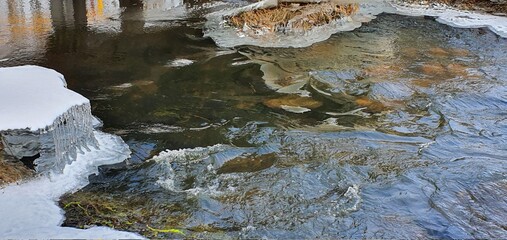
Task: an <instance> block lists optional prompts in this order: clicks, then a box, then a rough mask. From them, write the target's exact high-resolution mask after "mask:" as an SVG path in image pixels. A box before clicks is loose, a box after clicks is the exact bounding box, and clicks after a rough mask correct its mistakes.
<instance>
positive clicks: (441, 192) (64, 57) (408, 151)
mask: <svg viewBox="0 0 507 240" xmlns="http://www.w3.org/2000/svg"><path fill="white" fill-rule="evenodd" d="M228 4H231V3H218V2H203V1H201V2H186V1H184V2H175V1H99V0H96V1H84V0H83V1H7V0H3V1H0V13H1V14H0V42H1V43H2V44H1V46H2V47H0V59H1V60H0V66H13V65H20V64H39V65H42V66H47V67H51V68H54V69H56V70H58V71H60V72H62V73H63V74H65V76H66V79H67V81H68V83H69V87H70V88H71V89H73V90H75V91H77V92H79V93H81V94H83V95H84V96H86V97H88V98H89V99H91V100H92V106H93V108H94V109H93V113H94V114H95V115H97V116H98V117H99V118H101V119H102V120H103V121H104V125H105V126H104V130H105V131H108V132H112V133H115V134H118V135H120V136H122V137H123V138H124V139H125V141H126V142H127V143H128V144H129V145H130V147H131V148H132V151H133V155H132V158H131V159H130V160H128V161H127V163H125V164H122V165H117V166H111V167H105V168H104V169H103V171H102V173H101V174H100V175H98V176H93V177H92V179H91V180H92V181H91V182H92V183H91V184H90V185H89V186H87V187H86V188H84V189H83V190H81V191H79V192H77V193H74V194H70V195H68V196H66V197H64V198H63V199H62V201H61V202H62V206H66V207H65V210H66V211H67V220H66V222H65V223H64V224H65V225H68V226H74V227H88V226H90V225H94V224H95V225H105V226H110V227H115V228H118V229H124V230H130V231H138V232H140V233H142V234H144V235H146V236H149V237H154V236H155V235H157V234H158V236H159V237H177V236H180V235H178V233H174V232H170V231H163V230H164V229H180V230H182V231H183V232H184V233H185V234H187V235H186V236H191V237H206V238H208V237H220V238H222V237H226V236H229V237H244V238H259V237H268V238H315V237H328V238H335V237H346V238H352V237H367V238H380V237H385V238H414V237H421V238H423V237H424V238H427V237H438V238H505V237H507V230H506V228H507V227H506V226H505V223H504V221H503V219H506V218H507V216H505V213H506V212H507V211H505V209H507V202H505V201H504V200H503V199H504V196H505V195H506V194H507V188H506V184H505V183H506V172H507V171H506V170H507V169H506V165H505V160H506V158H507V157H506V156H507V148H506V147H505V146H507V139H506V137H505V136H506V134H507V132H506V131H507V116H506V115H505V112H506V110H507V95H506V92H507V91H506V90H507V89H506V86H507V85H506V82H507V78H506V77H505V76H507V68H506V67H505V66H507V40H505V39H502V38H499V37H497V36H496V35H494V34H493V33H491V32H489V31H486V30H483V29H455V28H451V27H448V26H444V25H440V24H438V23H437V22H435V21H433V19H431V18H411V17H401V16H396V15H381V16H379V17H378V19H376V20H374V21H372V22H371V23H368V24H366V25H365V26H363V27H361V28H359V29H357V30H355V31H353V32H346V33H340V34H336V35H334V36H333V37H332V38H330V39H329V40H327V41H325V42H321V43H317V44H314V45H312V46H310V47H308V48H302V49H265V48H264V49H263V48H257V47H251V46H242V47H239V48H237V49H221V48H218V47H216V46H215V44H214V43H213V42H212V41H211V40H210V39H206V38H202V30H201V26H202V23H203V21H204V20H203V18H202V14H204V13H206V12H209V11H214V9H216V8H223V7H227V6H228ZM295 112H302V113H295ZM180 148H186V150H178V149H180ZM159 153H160V154H159ZM155 155H158V156H155ZM154 156H155V157H154ZM72 202H80V205H79V206H77V205H75V204H69V203H72ZM83 209H85V210H83ZM157 229H158V230H157Z"/></svg>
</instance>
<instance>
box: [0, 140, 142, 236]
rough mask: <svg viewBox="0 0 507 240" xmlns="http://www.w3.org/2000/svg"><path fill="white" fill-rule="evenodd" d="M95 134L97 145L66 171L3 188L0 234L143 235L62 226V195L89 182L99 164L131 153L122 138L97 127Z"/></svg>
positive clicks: (0, 192) (1, 193) (94, 228)
mask: <svg viewBox="0 0 507 240" xmlns="http://www.w3.org/2000/svg"><path fill="white" fill-rule="evenodd" d="M94 137H95V138H96V139H97V145H98V148H97V149H92V150H91V151H89V152H86V153H80V154H77V157H76V161H74V162H72V163H71V164H70V165H67V166H66V167H65V169H64V170H63V173H60V174H56V175H51V176H47V175H43V176H39V177H38V178H37V179H34V180H32V181H29V182H26V183H23V184H20V185H15V184H13V185H9V186H7V187H5V188H4V189H0V216H2V218H3V219H4V221H0V238H2V239H10V238H16V239H19V238H45V239H50V238H51V239H53V238H73V239H75V238H87V239H88V238H94V239H96V238H128V239H131V238H141V237H140V236H139V235H136V234H133V233H126V232H120V231H116V230H113V229H110V228H106V227H93V228H90V229H87V230H82V229H75V228H67V227H60V224H61V223H62V221H63V218H64V216H63V211H62V209H60V208H59V207H58V205H57V203H56V202H57V201H58V199H59V198H60V196H61V195H63V194H65V193H67V192H71V191H76V190H78V189H80V188H82V187H84V186H85V185H87V184H88V176H89V175H90V174H93V173H97V171H98V169H97V167H98V166H100V165H104V164H113V163H117V162H121V161H123V160H125V159H126V158H128V157H129V156H130V150H129V148H128V146H127V145H126V144H125V143H124V142H123V140H121V138H119V137H117V136H113V135H109V134H106V133H102V132H98V131H97V132H94ZM7 219H8V220H7Z"/></svg>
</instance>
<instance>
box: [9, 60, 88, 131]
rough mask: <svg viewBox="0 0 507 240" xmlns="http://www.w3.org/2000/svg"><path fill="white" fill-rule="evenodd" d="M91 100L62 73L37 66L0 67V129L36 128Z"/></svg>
mask: <svg viewBox="0 0 507 240" xmlns="http://www.w3.org/2000/svg"><path fill="white" fill-rule="evenodd" d="M86 104H90V101H89V100H88V99H86V98H85V97H83V96H81V95H80V94H78V93H76V92H73V91H71V90H69V89H67V83H66V82H65V79H64V77H63V75H62V74H60V73H58V72H56V71H55V70H52V69H48V68H43V67H39V66H19V67H9V68H0V131H5V130H16V129H30V130H31V131H37V130H40V129H44V128H46V127H48V126H51V125H53V122H54V121H55V119H57V118H58V117H59V116H61V115H62V114H63V113H65V112H67V110H69V109H70V108H71V107H73V106H79V105H86Z"/></svg>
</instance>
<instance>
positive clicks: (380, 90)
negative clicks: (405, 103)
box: [368, 82, 415, 101]
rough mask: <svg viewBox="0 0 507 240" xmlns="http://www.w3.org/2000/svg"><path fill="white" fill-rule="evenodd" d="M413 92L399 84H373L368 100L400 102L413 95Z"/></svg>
mask: <svg viewBox="0 0 507 240" xmlns="http://www.w3.org/2000/svg"><path fill="white" fill-rule="evenodd" d="M414 93H415V92H414V90H412V89H411V88H409V87H408V86H407V85H405V84H403V83H400V82H379V83H373V84H372V86H371V87H370V91H369V93H368V98H369V99H372V100H378V101H402V100H407V99H409V98H410V97H411V96H412V95H414Z"/></svg>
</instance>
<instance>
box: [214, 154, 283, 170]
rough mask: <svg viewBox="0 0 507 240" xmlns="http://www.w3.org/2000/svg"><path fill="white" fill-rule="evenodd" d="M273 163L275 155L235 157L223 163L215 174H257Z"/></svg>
mask: <svg viewBox="0 0 507 240" xmlns="http://www.w3.org/2000/svg"><path fill="white" fill-rule="evenodd" d="M275 161H276V154H274V153H269V154H264V155H252V156H247V157H237V158H234V159H232V160H230V161H227V162H225V163H224V164H223V165H222V166H221V167H220V168H219V169H218V170H217V173H218V174H224V173H238V172H257V171H261V170H264V169H266V168H269V167H271V166H273V164H275Z"/></svg>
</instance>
